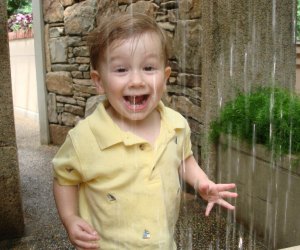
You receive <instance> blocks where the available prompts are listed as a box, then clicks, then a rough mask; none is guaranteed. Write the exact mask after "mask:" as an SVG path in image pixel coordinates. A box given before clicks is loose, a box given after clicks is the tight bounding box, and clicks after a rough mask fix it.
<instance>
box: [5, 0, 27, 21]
mask: <svg viewBox="0 0 300 250" xmlns="http://www.w3.org/2000/svg"><path fill="white" fill-rule="evenodd" d="M6 2H7V16H8V17H10V16H11V15H15V14H18V13H22V14H28V13H31V12H32V0H6Z"/></svg>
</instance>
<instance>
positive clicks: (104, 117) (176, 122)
mask: <svg viewBox="0 0 300 250" xmlns="http://www.w3.org/2000/svg"><path fill="white" fill-rule="evenodd" d="M107 105H109V103H108V101H107V100H105V101H103V102H101V103H99V105H98V106H97V108H96V110H95V111H94V113H93V114H92V115H90V116H88V117H87V119H88V123H89V126H90V128H91V130H92V132H93V134H94V136H95V137H96V140H97V142H98V145H99V147H100V148H101V149H102V150H103V149H106V148H109V147H111V146H113V145H116V144H118V143H124V145H127V146H129V145H133V144H138V143H145V140H143V139H142V138H140V137H138V136H135V135H134V134H132V133H130V132H125V131H122V130H121V129H120V128H119V127H118V126H117V125H116V124H115V123H114V121H113V120H112V119H111V117H110V116H109V115H108V113H107V112H106V107H107ZM157 109H158V111H159V112H160V115H161V120H162V122H163V123H164V124H165V126H166V128H167V129H168V132H169V133H172V134H173V133H174V132H175V130H177V129H183V128H184V127H185V124H184V121H183V119H179V118H178V115H175V116H174V115H171V114H170V112H166V111H167V109H169V108H167V107H165V106H164V104H163V103H162V101H160V102H159V104H158V107H157ZM169 110H171V109H169ZM173 112H175V111H173Z"/></svg>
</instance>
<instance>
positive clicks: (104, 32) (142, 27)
mask: <svg viewBox="0 0 300 250" xmlns="http://www.w3.org/2000/svg"><path fill="white" fill-rule="evenodd" d="M146 32H153V33H155V34H157V35H158V36H159V38H160V40H161V45H162V50H163V57H164V61H165V64H166V65H167V62H168V57H169V53H168V48H167V38H166V35H165V33H164V31H163V30H162V28H160V27H159V25H158V24H157V23H156V21H155V20H154V19H153V18H151V17H150V16H147V15H145V14H140V13H131V14H117V15H114V16H111V17H109V18H106V20H103V21H102V22H101V23H100V25H99V26H98V27H97V28H96V29H95V30H94V31H92V32H91V33H90V34H89V36H88V38H87V41H88V45H89V47H90V58H91V64H92V68H93V69H95V70H97V69H98V67H99V62H100V60H102V59H103V55H104V54H105V51H106V49H107V48H108V47H109V46H110V44H112V43H113V42H114V41H117V40H119V41H122V40H125V39H128V38H131V37H139V36H140V35H143V34H144V33H146Z"/></svg>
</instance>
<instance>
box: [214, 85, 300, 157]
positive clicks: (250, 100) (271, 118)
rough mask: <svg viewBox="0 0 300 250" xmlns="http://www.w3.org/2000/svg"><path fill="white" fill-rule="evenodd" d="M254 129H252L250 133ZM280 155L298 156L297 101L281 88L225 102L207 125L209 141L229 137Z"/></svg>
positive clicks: (299, 118)
mask: <svg viewBox="0 0 300 250" xmlns="http://www.w3.org/2000/svg"><path fill="white" fill-rule="evenodd" d="M254 127H255V129H254ZM254 132H255V142H256V143H259V144H263V145H265V146H266V147H268V148H269V149H274V150H275V152H277V153H280V154H287V153H291V154H300V98H299V96H297V95H295V94H293V93H291V92H290V91H288V90H285V89H282V88H277V87H276V88H270V87H260V88H258V89H256V90H255V91H253V92H251V93H248V94H239V95H238V96H237V97H236V98H235V99H234V100H233V101H231V102H228V103H227V104H226V105H225V106H224V107H223V108H222V109H221V112H220V116H219V118H218V119H217V120H215V121H213V122H212V123H211V131H210V138H211V140H213V141H214V142H216V141H217V140H218V138H219V136H220V134H221V133H225V134H232V135H234V136H236V137H238V138H240V139H243V140H246V141H248V142H249V143H252V140H253V137H254V135H253V133H254Z"/></svg>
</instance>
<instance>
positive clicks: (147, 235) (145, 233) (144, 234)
mask: <svg viewBox="0 0 300 250" xmlns="http://www.w3.org/2000/svg"><path fill="white" fill-rule="evenodd" d="M150 237H151V234H150V232H149V231H148V230H146V229H145V230H144V233H143V239H145V240H146V239H150Z"/></svg>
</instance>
